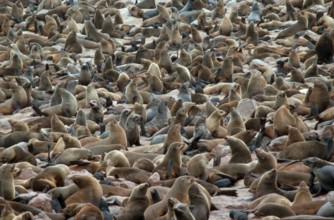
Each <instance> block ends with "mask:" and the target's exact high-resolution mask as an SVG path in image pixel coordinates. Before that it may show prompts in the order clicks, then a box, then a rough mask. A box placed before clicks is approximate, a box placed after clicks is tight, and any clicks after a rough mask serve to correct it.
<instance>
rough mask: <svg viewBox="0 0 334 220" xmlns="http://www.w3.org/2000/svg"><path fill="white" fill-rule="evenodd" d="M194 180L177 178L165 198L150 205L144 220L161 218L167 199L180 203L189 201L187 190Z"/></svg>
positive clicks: (164, 211) (165, 210)
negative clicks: (174, 199)
mask: <svg viewBox="0 0 334 220" xmlns="http://www.w3.org/2000/svg"><path fill="white" fill-rule="evenodd" d="M193 182H194V179H193V178H192V177H189V176H181V177H178V178H177V179H176V180H175V182H174V184H173V186H172V188H171V189H170V190H169V191H168V193H167V194H166V196H165V197H164V198H163V199H162V200H161V201H160V202H158V203H155V204H153V205H150V206H149V207H147V209H146V210H145V212H144V218H145V219H146V220H153V219H156V218H158V217H160V216H163V215H164V214H165V213H166V212H167V204H168V199H170V198H172V197H174V198H176V199H178V200H179V201H180V202H183V203H187V202H188V201H189V196H188V190H189V188H190V187H191V185H192V184H193Z"/></svg>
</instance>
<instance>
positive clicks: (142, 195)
mask: <svg viewBox="0 0 334 220" xmlns="http://www.w3.org/2000/svg"><path fill="white" fill-rule="evenodd" d="M148 187H149V185H148V183H142V184H139V185H138V186H136V187H135V188H133V190H132V192H131V195H130V197H129V198H128V200H127V201H126V203H125V208H124V212H123V213H122V214H120V215H117V216H115V219H117V220H122V219H124V220H125V219H129V220H132V219H139V218H143V217H144V211H145V209H146V208H147V207H148V206H149V205H150V201H149V198H148V196H147V194H146V192H147V189H148Z"/></svg>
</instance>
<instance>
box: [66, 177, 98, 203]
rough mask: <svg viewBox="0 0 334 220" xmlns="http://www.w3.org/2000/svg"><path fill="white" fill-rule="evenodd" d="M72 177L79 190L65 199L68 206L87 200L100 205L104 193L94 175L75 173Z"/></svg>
mask: <svg viewBox="0 0 334 220" xmlns="http://www.w3.org/2000/svg"><path fill="white" fill-rule="evenodd" d="M71 179H72V181H73V183H74V184H75V185H77V187H78V188H79V190H78V191H76V192H75V193H74V194H72V195H71V196H70V197H68V198H67V199H66V200H65V204H66V206H68V205H70V204H73V203H85V202H87V203H92V204H93V205H95V206H96V207H99V205H100V201H101V198H102V195H103V193H102V187H101V185H100V183H99V182H98V181H97V180H96V179H95V178H94V177H92V176H84V175H75V176H73V177H72V178H71Z"/></svg>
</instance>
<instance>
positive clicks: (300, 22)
mask: <svg viewBox="0 0 334 220" xmlns="http://www.w3.org/2000/svg"><path fill="white" fill-rule="evenodd" d="M307 27H308V20H307V18H306V16H305V15H304V14H303V12H299V13H298V14H297V23H295V24H293V25H291V26H290V27H288V28H286V29H284V30H283V31H281V32H280V33H279V34H278V35H277V37H276V38H277V39H279V38H284V37H289V36H291V35H294V34H296V33H297V32H298V31H303V30H306V29H307Z"/></svg>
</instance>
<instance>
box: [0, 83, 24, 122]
mask: <svg viewBox="0 0 334 220" xmlns="http://www.w3.org/2000/svg"><path fill="white" fill-rule="evenodd" d="M10 89H11V91H12V97H11V98H10V99H8V100H6V101H5V102H3V103H1V104H0V113H2V114H5V115H9V114H12V113H14V112H17V111H18V110H20V109H22V108H25V107H27V104H28V101H27V100H28V97H27V93H26V91H25V90H24V88H22V87H21V86H19V85H16V84H12V85H10Z"/></svg>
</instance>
